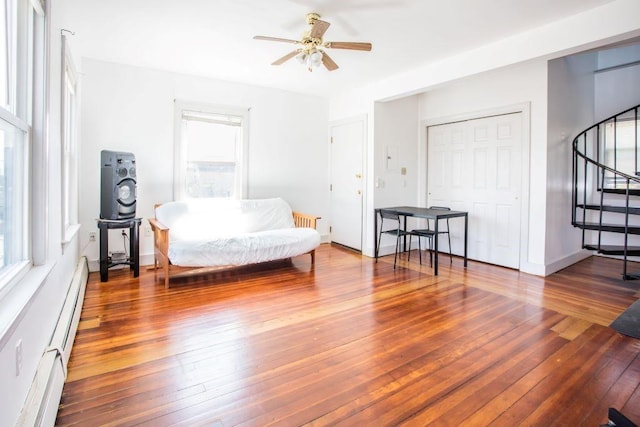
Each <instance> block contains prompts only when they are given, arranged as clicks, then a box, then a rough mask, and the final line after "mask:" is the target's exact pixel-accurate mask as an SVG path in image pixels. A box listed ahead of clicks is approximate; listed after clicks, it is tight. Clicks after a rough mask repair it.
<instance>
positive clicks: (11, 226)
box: [0, 121, 26, 276]
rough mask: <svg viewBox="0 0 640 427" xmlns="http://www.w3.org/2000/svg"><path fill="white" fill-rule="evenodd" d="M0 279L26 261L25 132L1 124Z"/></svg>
mask: <svg viewBox="0 0 640 427" xmlns="http://www.w3.org/2000/svg"><path fill="white" fill-rule="evenodd" d="M0 122H1V123H2V126H0V241H1V244H0V276H1V275H2V274H3V272H4V269H5V267H7V266H8V265H10V264H13V263H17V262H20V261H23V260H24V259H25V258H26V257H25V254H24V225H25V224H24V221H25V217H24V208H25V207H24V194H25V190H26V189H25V188H24V187H25V182H24V181H25V179H24V169H23V164H24V161H25V159H24V140H25V134H24V132H23V131H21V130H18V129H15V128H13V127H10V126H9V125H7V124H6V123H5V122H4V121H0Z"/></svg>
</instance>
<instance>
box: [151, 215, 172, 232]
mask: <svg viewBox="0 0 640 427" xmlns="http://www.w3.org/2000/svg"><path fill="white" fill-rule="evenodd" d="M149 225H151V229H152V230H153V231H156V230H158V231H167V232H168V231H169V227H167V226H166V225H164V224H163V223H161V222H160V221H158V220H157V219H155V218H149Z"/></svg>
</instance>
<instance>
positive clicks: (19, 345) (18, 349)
mask: <svg viewBox="0 0 640 427" xmlns="http://www.w3.org/2000/svg"><path fill="white" fill-rule="evenodd" d="M21 371H22V340H21V339H20V340H18V343H17V344H16V377H18V376H20V372H21Z"/></svg>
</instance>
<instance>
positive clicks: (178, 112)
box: [173, 100, 249, 200]
mask: <svg viewBox="0 0 640 427" xmlns="http://www.w3.org/2000/svg"><path fill="white" fill-rule="evenodd" d="M185 111H192V112H201V113H206V114H215V115H224V116H234V117H239V118H240V119H241V123H242V124H241V128H242V143H241V144H240V153H239V155H238V158H239V162H238V163H237V164H236V176H238V177H239V180H238V181H239V182H238V181H237V182H236V188H235V198H236V199H244V198H247V197H248V193H247V176H248V158H249V150H248V147H249V109H248V108H242V107H230V106H222V105H210V104H202V103H195V102H188V101H179V100H176V101H175V105H174V122H173V123H174V173H173V198H174V200H185V199H187V198H188V196H187V194H186V189H185V186H186V170H187V156H186V152H187V142H186V141H184V140H183V126H182V117H183V112H185Z"/></svg>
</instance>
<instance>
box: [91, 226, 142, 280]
mask: <svg viewBox="0 0 640 427" xmlns="http://www.w3.org/2000/svg"><path fill="white" fill-rule="evenodd" d="M141 222H142V218H131V219H99V220H98V229H100V281H101V282H106V281H107V280H109V275H108V270H109V268H111V267H114V266H116V265H122V264H126V265H129V266H130V269H131V270H133V277H138V275H139V274H140V249H139V246H138V240H139V236H140V223H141ZM112 228H128V229H129V256H128V257H127V258H125V259H124V260H112V259H111V257H110V256H109V229H112Z"/></svg>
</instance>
